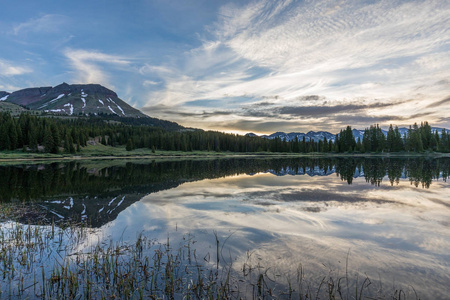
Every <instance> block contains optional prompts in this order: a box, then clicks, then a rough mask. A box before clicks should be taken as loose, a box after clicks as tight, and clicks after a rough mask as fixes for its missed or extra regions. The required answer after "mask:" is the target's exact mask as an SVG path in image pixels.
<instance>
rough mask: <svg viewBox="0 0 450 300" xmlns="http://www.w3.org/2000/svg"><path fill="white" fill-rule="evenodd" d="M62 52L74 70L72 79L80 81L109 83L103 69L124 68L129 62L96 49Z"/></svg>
mask: <svg viewBox="0 0 450 300" xmlns="http://www.w3.org/2000/svg"><path fill="white" fill-rule="evenodd" d="M64 54H65V55H66V57H67V58H68V59H69V61H70V64H71V66H72V67H73V68H74V70H75V72H76V75H75V78H74V80H76V81H77V82H82V83H100V84H106V85H110V84H109V76H108V73H107V71H106V70H105V69H106V68H108V67H114V68H124V67H128V66H129V65H130V63H131V62H130V61H129V60H128V59H127V58H125V57H121V56H117V55H110V54H105V53H102V52H98V51H88V50H73V49H68V50H66V51H65V52H64Z"/></svg>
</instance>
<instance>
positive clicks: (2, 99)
mask: <svg viewBox="0 0 450 300" xmlns="http://www.w3.org/2000/svg"><path fill="white" fill-rule="evenodd" d="M8 97H9V95H6V96H5V97H2V98H0V101H5V100H6V99H8Z"/></svg>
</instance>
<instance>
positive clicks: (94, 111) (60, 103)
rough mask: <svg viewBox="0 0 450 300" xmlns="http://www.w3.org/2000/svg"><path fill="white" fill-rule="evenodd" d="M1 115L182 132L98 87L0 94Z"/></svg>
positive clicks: (71, 86) (68, 86) (67, 86)
mask: <svg viewBox="0 0 450 300" xmlns="http://www.w3.org/2000/svg"><path fill="white" fill-rule="evenodd" d="M0 101H1V102H0V111H9V112H11V113H15V114H18V113H20V112H22V111H25V110H31V111H34V112H39V113H44V114H49V115H58V116H72V117H83V116H84V117H88V116H89V117H96V116H97V117H103V118H105V119H110V120H111V119H112V120H114V121H118V122H123V123H128V124H137V125H150V126H157V127H163V128H165V129H175V130H177V129H184V127H182V126H180V125H178V124H177V123H175V122H170V121H165V120H160V119H156V118H152V117H149V116H147V115H145V114H143V113H142V112H141V111H139V110H138V109H135V108H133V107H131V106H130V105H129V104H128V103H126V102H125V101H123V100H122V99H120V98H119V97H118V96H117V94H116V93H115V92H114V91H112V90H110V89H108V88H106V87H104V86H101V85H99V84H67V83H65V82H64V83H62V84H60V85H57V86H55V87H51V86H47V87H34V88H26V89H23V90H19V91H15V92H13V93H8V92H5V91H0Z"/></svg>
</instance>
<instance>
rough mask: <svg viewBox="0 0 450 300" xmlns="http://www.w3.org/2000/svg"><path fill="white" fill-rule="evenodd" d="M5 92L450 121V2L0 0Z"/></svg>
mask: <svg viewBox="0 0 450 300" xmlns="http://www.w3.org/2000/svg"><path fill="white" fill-rule="evenodd" d="M0 7H1V9H0V39H1V41H2V42H1V47H0V91H1V90H4V91H8V92H13V91H15V90H19V89H22V88H27V87H37V86H55V85H58V84H60V83H62V82H67V83H98V84H102V85H104V86H106V87H108V88H110V89H113V90H114V91H115V92H116V93H117V94H118V96H119V97H120V98H121V99H123V100H125V101H127V102H128V103H129V104H131V105H132V106H134V107H136V108H138V109H140V110H142V111H143V112H144V113H146V114H148V115H149V116H152V117H156V118H161V119H166V120H170V121H175V122H178V123H179V124H181V125H183V126H187V127H195V128H202V129H207V130H218V131H224V132H233V133H240V134H244V133H247V132H254V133H257V134H270V133H273V132H276V131H284V132H307V131H310V130H326V131H330V132H332V133H336V132H338V131H339V130H340V129H341V128H345V126H347V125H351V126H352V127H353V128H358V129H364V128H366V127H368V126H370V125H372V124H376V123H378V124H380V125H382V126H384V127H387V126H388V125H389V124H394V125H398V126H403V125H410V124H413V123H414V122H418V123H420V122H422V121H428V122H429V123H430V124H431V125H432V126H437V127H446V128H450V1H442V0H422V1H420V0H410V1H399V0H380V1H376V0H358V1H338V0H323V1H321V0H317V1H311V0H308V1H270V0H268V1H213V0H211V1H206V0H179V1H176V0H174V1H163V0H131V1H116V0H90V1H85V0H78V1H52V0H41V1H35V0H24V1H21V0H18V1H9V0H0Z"/></svg>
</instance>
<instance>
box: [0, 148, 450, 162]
mask: <svg viewBox="0 0 450 300" xmlns="http://www.w3.org/2000/svg"><path fill="white" fill-rule="evenodd" d="M228 156H242V157H245V156H257V157H261V156H267V157H424V156H425V157H450V153H438V152H423V153H416V152H398V153H319V152H313V153H284V152H214V151H165V150H156V151H155V152H154V153H153V152H152V150H151V149H146V148H139V149H135V150H132V151H127V150H126V149H125V147H110V146H104V145H101V144H98V145H88V146H87V147H83V148H82V149H81V151H80V152H78V153H76V154H67V153H61V154H51V153H35V152H22V151H19V150H17V151H2V152H0V162H7V161H20V160H23V161H32V160H79V159H113V158H158V157H228Z"/></svg>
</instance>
